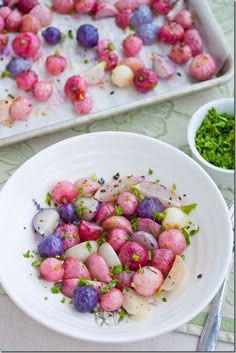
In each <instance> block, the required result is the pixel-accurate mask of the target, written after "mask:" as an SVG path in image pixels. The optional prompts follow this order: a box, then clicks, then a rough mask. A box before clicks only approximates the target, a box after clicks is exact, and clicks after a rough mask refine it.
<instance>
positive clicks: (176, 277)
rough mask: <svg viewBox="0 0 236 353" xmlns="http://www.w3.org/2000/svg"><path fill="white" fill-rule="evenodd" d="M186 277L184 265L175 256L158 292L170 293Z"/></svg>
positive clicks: (177, 256) (181, 260)
mask: <svg viewBox="0 0 236 353" xmlns="http://www.w3.org/2000/svg"><path fill="white" fill-rule="evenodd" d="M185 276H186V265H185V262H184V260H183V259H182V257H181V256H179V255H176V257H175V261H174V263H173V265H172V267H171V270H170V272H169V273H168V275H167V277H166V279H165V280H164V282H163V284H162V286H161V288H160V290H165V291H172V290H175V289H176V288H178V287H179V286H180V285H181V284H182V283H183V281H184V278H185Z"/></svg>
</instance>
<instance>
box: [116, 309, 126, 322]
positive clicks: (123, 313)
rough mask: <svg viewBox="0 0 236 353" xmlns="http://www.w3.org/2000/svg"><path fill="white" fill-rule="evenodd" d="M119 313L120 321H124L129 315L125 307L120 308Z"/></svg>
mask: <svg viewBox="0 0 236 353" xmlns="http://www.w3.org/2000/svg"><path fill="white" fill-rule="evenodd" d="M118 315H119V321H122V320H124V319H126V318H127V317H128V313H127V311H126V310H125V309H124V308H122V309H120V310H118Z"/></svg>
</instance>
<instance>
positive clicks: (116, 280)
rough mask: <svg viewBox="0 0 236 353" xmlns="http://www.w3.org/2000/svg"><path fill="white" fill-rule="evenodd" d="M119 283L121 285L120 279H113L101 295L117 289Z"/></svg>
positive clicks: (102, 290)
mask: <svg viewBox="0 0 236 353" xmlns="http://www.w3.org/2000/svg"><path fill="white" fill-rule="evenodd" d="M117 283H119V281H118V279H112V280H111V281H110V282H109V283H108V284H107V285H106V286H104V287H103V288H101V293H102V294H106V293H108V292H109V290H110V289H111V288H115V286H116V285H117Z"/></svg>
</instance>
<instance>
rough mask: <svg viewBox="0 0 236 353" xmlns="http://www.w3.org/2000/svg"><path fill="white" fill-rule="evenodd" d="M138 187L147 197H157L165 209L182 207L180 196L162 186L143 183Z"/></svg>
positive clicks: (147, 182) (148, 182)
mask: <svg viewBox="0 0 236 353" xmlns="http://www.w3.org/2000/svg"><path fill="white" fill-rule="evenodd" d="M136 187H137V189H139V191H140V192H141V193H142V194H143V195H144V196H145V197H157V198H158V199H159V200H160V201H161V203H162V204H163V206H164V207H165V208H167V207H180V206H181V200H180V198H179V196H178V195H176V194H174V193H173V192H172V191H171V190H169V189H167V188H166V187H164V186H162V185H160V184H157V183H153V182H151V181H143V182H142V183H140V184H139V185H137V186H136Z"/></svg>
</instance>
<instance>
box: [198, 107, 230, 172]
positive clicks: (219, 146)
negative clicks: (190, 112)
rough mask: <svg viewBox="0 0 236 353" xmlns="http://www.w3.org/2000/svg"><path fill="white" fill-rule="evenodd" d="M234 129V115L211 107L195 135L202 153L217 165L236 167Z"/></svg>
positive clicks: (226, 167)
mask: <svg viewBox="0 0 236 353" xmlns="http://www.w3.org/2000/svg"><path fill="white" fill-rule="evenodd" d="M234 129H235V122H234V116H233V115H231V114H228V113H219V112H218V111H216V109H215V108H214V107H212V108H211V109H209V110H208V113H207V115H206V116H205V118H204V120H203V122H202V125H201V126H200V128H199V129H198V131H197V133H196V136H195V146H196V148H197V150H198V152H199V153H200V155H201V156H202V157H203V158H204V159H205V160H206V161H207V162H209V163H211V164H213V165H215V166H216V167H219V168H223V169H234V166H235V161H234V153H235V147H234V139H235V130H234Z"/></svg>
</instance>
